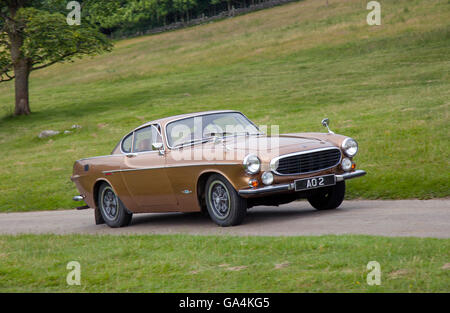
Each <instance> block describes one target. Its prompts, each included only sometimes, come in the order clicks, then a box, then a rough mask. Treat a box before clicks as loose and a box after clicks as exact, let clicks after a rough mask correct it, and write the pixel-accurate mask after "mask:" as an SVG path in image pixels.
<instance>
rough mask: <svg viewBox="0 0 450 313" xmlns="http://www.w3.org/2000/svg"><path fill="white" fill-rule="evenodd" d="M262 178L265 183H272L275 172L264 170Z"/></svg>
mask: <svg viewBox="0 0 450 313" xmlns="http://www.w3.org/2000/svg"><path fill="white" fill-rule="evenodd" d="M261 180H262V182H263V184H264V185H271V184H272V183H273V174H272V173H271V172H264V173H263V174H262V175H261Z"/></svg>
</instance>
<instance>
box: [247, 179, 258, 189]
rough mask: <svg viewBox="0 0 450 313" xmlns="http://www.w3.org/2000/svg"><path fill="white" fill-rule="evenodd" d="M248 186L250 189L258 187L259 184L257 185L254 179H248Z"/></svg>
mask: <svg viewBox="0 0 450 313" xmlns="http://www.w3.org/2000/svg"><path fill="white" fill-rule="evenodd" d="M248 185H249V186H250V187H253V188H256V187H258V185H259V183H258V181H257V180H256V179H250V180H249V182H248Z"/></svg>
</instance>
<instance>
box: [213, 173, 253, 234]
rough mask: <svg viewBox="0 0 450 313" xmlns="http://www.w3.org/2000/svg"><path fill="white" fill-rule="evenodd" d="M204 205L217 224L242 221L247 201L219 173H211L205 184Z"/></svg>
mask: <svg viewBox="0 0 450 313" xmlns="http://www.w3.org/2000/svg"><path fill="white" fill-rule="evenodd" d="M205 199H206V207H207V208H208V213H209V216H210V217H211V219H212V220H213V221H214V223H216V224H217V225H219V226H224V227H226V226H234V225H238V224H240V223H242V221H243V220H244V218H245V215H246V214H247V201H246V200H245V199H243V198H241V197H240V196H239V194H238V193H237V191H236V190H235V189H234V188H233V186H232V185H231V184H230V183H229V182H228V181H227V180H226V179H225V178H224V177H223V176H221V175H218V174H214V175H211V176H210V177H209V178H208V180H207V181H206V186H205Z"/></svg>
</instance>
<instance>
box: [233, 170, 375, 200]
mask: <svg viewBox="0 0 450 313" xmlns="http://www.w3.org/2000/svg"><path fill="white" fill-rule="evenodd" d="M364 175H366V172H365V171H363V170H356V171H354V172H351V173H345V174H339V175H336V181H337V182H340V181H344V180H348V179H352V178H356V177H361V176H364ZM290 190H294V183H293V182H292V183H289V184H279V185H271V186H265V187H261V188H251V189H241V190H239V191H238V192H239V194H240V195H242V196H251V195H261V194H269V193H272V192H279V191H290Z"/></svg>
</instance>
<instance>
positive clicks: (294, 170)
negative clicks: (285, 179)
mask: <svg viewBox="0 0 450 313" xmlns="http://www.w3.org/2000/svg"><path fill="white" fill-rule="evenodd" d="M340 161H341V151H340V150H339V149H338V148H329V149H320V150H317V151H314V150H313V151H311V152H299V153H295V154H290V155H287V156H284V157H283V156H281V157H280V158H279V159H278V168H277V170H276V173H278V174H281V175H300V174H306V173H311V172H318V171H321V170H325V169H328V168H331V167H334V166H336V165H338V164H339V162H340Z"/></svg>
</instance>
